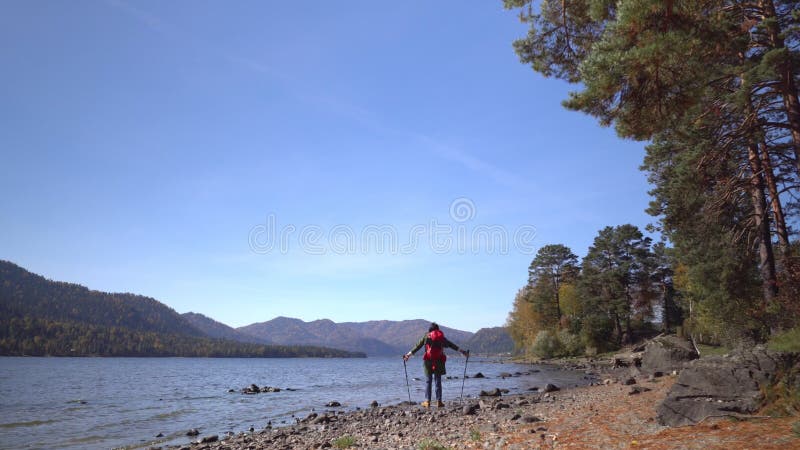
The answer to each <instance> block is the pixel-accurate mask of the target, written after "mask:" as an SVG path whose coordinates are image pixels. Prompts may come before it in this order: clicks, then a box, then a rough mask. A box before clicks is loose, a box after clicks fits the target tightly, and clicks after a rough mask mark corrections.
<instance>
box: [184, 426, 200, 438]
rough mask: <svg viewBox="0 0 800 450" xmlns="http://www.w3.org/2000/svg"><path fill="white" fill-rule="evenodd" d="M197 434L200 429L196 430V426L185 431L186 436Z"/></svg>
mask: <svg viewBox="0 0 800 450" xmlns="http://www.w3.org/2000/svg"><path fill="white" fill-rule="evenodd" d="M198 434H200V430H198V429H197V428H192V429H191V430H189V431H187V432H186V435H187V436H197V435H198Z"/></svg>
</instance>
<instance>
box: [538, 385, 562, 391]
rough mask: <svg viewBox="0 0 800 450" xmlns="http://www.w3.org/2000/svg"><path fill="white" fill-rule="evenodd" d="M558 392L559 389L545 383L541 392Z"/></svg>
mask: <svg viewBox="0 0 800 450" xmlns="http://www.w3.org/2000/svg"><path fill="white" fill-rule="evenodd" d="M559 390H561V389H560V388H559V387H558V386H556V385H555V384H550V383H547V384H546V385H544V388H542V392H555V391H559Z"/></svg>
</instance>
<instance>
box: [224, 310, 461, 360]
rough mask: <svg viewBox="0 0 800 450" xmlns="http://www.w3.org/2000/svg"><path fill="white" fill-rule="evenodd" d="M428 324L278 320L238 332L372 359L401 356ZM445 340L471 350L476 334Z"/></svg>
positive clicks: (454, 333)
mask: <svg viewBox="0 0 800 450" xmlns="http://www.w3.org/2000/svg"><path fill="white" fill-rule="evenodd" d="M429 325H430V322H428V321H425V320H403V321H391V320H376V321H369V322H342V323H335V322H333V321H331V320H328V319H322V320H315V321H312V322H304V321H302V320H300V319H291V318H288V317H277V318H275V319H272V320H270V321H267V322H261V323H254V324H252V325H247V326H244V327H241V328H237V329H236V331H239V332H242V333H244V334H247V335H249V336H252V337H254V338H259V339H263V340H264V341H269V342H274V343H276V344H284V345H288V344H299V345H323V344H324V345H327V346H330V347H333V348H338V349H345V350H355V351H360V352H364V353H366V354H367V355H369V356H379V355H402V354H403V353H405V352H407V351H408V350H410V349H411V347H412V346H413V345H414V344H416V343H417V341H418V340H419V339H420V338H421V337H422V336H423V335H424V334H425V333H426V332H427V331H428V326H429ZM441 329H442V331H443V332H444V334H445V336H447V338H448V339H450V340H451V341H452V342H454V343H455V344H456V345H459V346H461V347H463V348H468V347H467V344H468V343H469V341H470V338H471V337H472V335H473V333H470V332H468V331H461V330H456V329H453V328H448V327H445V326H442V327H441Z"/></svg>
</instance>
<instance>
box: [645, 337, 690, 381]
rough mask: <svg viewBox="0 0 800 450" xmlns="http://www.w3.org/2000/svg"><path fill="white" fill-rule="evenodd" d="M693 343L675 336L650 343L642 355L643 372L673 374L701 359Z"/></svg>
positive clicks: (656, 339) (659, 338) (658, 338)
mask: <svg viewBox="0 0 800 450" xmlns="http://www.w3.org/2000/svg"><path fill="white" fill-rule="evenodd" d="M699 357H700V355H698V354H697V351H695V349H694V346H693V345H692V343H691V342H689V341H688V340H686V339H683V338H679V337H678V336H675V335H667V336H659V337H657V338H655V339H653V340H652V341H650V342H649V343H648V344H647V346H646V347H645V349H644V354H643V355H642V371H644V372H646V373H655V372H671V371H673V370H680V369H682V368H683V367H684V366H685V365H686V363H688V362H689V361H692V360H695V359H697V358H699Z"/></svg>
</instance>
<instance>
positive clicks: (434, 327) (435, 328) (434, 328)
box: [428, 322, 439, 332]
mask: <svg viewBox="0 0 800 450" xmlns="http://www.w3.org/2000/svg"><path fill="white" fill-rule="evenodd" d="M438 329H439V324H437V323H436V322H433V323H431V326H429V327H428V332H431V331H433V330H438Z"/></svg>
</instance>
